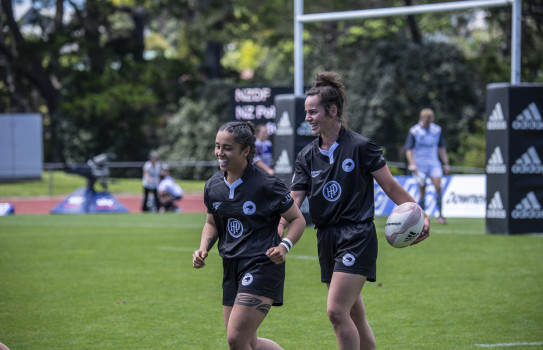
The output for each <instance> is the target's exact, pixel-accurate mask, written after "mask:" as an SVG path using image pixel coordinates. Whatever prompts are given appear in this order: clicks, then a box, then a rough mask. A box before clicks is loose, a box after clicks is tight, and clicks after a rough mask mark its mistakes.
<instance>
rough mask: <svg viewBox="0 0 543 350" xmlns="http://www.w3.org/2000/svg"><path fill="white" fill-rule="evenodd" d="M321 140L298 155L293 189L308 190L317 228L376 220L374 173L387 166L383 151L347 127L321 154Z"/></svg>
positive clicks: (310, 208)
mask: <svg viewBox="0 0 543 350" xmlns="http://www.w3.org/2000/svg"><path fill="white" fill-rule="evenodd" d="M320 140H321V138H320V137H319V138H317V139H315V140H314V141H313V142H311V143H310V144H308V145H307V146H305V147H304V148H303V149H302V150H301V151H300V153H298V156H297V157H296V167H295V170H294V176H293V178H292V185H291V187H290V189H291V190H292V191H307V198H308V201H309V213H310V215H311V219H312V220H313V223H314V224H315V227H317V228H319V227H322V226H326V225H334V224H337V223H339V222H361V221H364V220H367V219H371V218H373V216H374V209H375V205H374V193H373V192H374V191H373V176H372V175H371V172H374V171H377V170H379V169H381V168H382V167H384V166H385V165H386V162H385V159H384V158H383V156H382V150H381V148H380V147H379V146H377V144H375V143H374V142H373V141H371V140H370V139H368V138H366V137H364V136H361V135H359V134H357V133H355V132H352V131H348V130H346V129H345V128H343V127H342V128H341V130H340V132H339V136H338V139H337V140H336V143H335V144H334V145H333V146H332V147H331V148H330V150H329V151H321V149H320V147H319V145H320Z"/></svg>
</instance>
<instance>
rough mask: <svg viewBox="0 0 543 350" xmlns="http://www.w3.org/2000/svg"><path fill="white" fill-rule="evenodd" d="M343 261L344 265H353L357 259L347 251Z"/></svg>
mask: <svg viewBox="0 0 543 350" xmlns="http://www.w3.org/2000/svg"><path fill="white" fill-rule="evenodd" d="M342 261H343V265H345V266H353V265H354V262H355V261H356V259H355V257H354V256H353V255H352V254H350V253H347V254H345V255H343V259H342Z"/></svg>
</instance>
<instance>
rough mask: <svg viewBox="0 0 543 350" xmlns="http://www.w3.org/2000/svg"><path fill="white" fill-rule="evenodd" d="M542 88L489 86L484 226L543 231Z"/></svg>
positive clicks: (503, 230)
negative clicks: (542, 205)
mask: <svg viewBox="0 0 543 350" xmlns="http://www.w3.org/2000/svg"><path fill="white" fill-rule="evenodd" d="M542 111H543V85H541V84H520V85H510V84H490V85H489V86H488V87H487V101H486V114H487V120H486V174H487V185H486V187H487V211H486V227H487V232H489V233H506V234H509V233H532V232H543V210H542V209H541V203H543V163H542V159H543V118H542Z"/></svg>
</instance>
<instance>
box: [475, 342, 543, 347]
mask: <svg viewBox="0 0 543 350" xmlns="http://www.w3.org/2000/svg"><path fill="white" fill-rule="evenodd" d="M538 345H543V342H541V341H539V342H531V343H529V342H521V343H498V344H475V346H477V347H480V348H508V347H511V346H538Z"/></svg>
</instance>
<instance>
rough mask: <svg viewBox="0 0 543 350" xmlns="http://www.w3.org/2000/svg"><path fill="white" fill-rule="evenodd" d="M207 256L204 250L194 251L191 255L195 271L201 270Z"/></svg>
mask: <svg viewBox="0 0 543 350" xmlns="http://www.w3.org/2000/svg"><path fill="white" fill-rule="evenodd" d="M207 254H208V253H207V251H205V250H201V249H198V250H195V251H194V253H193V254H192V267H194V268H195V269H201V268H202V267H204V266H206V263H205V262H204V260H205V258H207Z"/></svg>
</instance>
